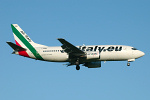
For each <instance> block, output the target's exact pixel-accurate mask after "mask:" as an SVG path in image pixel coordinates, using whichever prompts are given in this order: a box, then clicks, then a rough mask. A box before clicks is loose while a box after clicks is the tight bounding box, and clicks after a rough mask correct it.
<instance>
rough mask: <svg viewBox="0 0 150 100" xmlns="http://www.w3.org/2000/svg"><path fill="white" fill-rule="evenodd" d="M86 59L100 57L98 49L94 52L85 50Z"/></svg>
mask: <svg viewBox="0 0 150 100" xmlns="http://www.w3.org/2000/svg"><path fill="white" fill-rule="evenodd" d="M86 59H100V55H99V52H98V51H95V52H87V54H86Z"/></svg>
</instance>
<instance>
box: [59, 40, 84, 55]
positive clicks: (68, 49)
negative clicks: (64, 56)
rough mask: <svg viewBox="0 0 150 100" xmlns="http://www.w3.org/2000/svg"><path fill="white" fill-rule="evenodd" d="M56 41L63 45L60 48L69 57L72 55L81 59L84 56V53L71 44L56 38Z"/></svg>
mask: <svg viewBox="0 0 150 100" xmlns="http://www.w3.org/2000/svg"><path fill="white" fill-rule="evenodd" d="M58 40H59V41H60V42H61V43H62V44H63V45H62V46H61V47H62V48H63V49H64V51H65V52H66V53H68V54H69V55H74V56H76V57H83V56H85V52H83V51H82V50H80V49H79V48H77V47H76V46H74V45H72V44H71V43H69V42H68V41H66V40H65V39H62V38H58Z"/></svg>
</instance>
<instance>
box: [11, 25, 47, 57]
mask: <svg viewBox="0 0 150 100" xmlns="http://www.w3.org/2000/svg"><path fill="white" fill-rule="evenodd" d="M11 28H12V31H13V35H14V38H15V42H16V45H18V46H20V47H23V48H25V49H27V50H29V51H30V52H31V53H32V54H33V55H34V56H35V58H37V59H41V60H42V59H43V58H42V57H41V56H40V54H39V53H38V52H37V50H36V47H45V46H44V45H40V44H37V43H34V42H33V41H32V40H31V39H30V38H29V36H28V35H27V34H26V33H25V32H24V31H23V30H22V29H21V28H20V27H19V26H18V25H17V24H11Z"/></svg>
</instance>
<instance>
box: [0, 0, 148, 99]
mask: <svg viewBox="0 0 150 100" xmlns="http://www.w3.org/2000/svg"><path fill="white" fill-rule="evenodd" d="M149 4H150V1H149V0H41V1H40V0H11V1H10V0H1V1H0V15H1V16H0V22H1V23H0V27H1V28H0V34H1V37H0V46H1V49H0V51H1V60H0V62H1V66H0V100H60V99H61V100H70V99H71V100H77V99H78V100H100V99H101V100H108V99H111V100H127V99H128V100H149V99H150V92H149V90H150V85H149V84H150V78H149V77H150V67H149V65H150V61H149V57H150V56H149V55H150V53H149V49H150V46H149V43H150V40H149V37H150V28H149V26H150V13H149V11H150V6H149ZM10 24H19V26H20V27H21V28H22V29H23V30H24V31H25V32H26V33H27V34H28V35H29V36H30V38H31V39H32V40H33V41H34V42H37V43H40V44H44V45H48V46H60V45H61V43H59V41H58V40H57V39H56V38H65V39H66V40H68V41H69V42H71V43H72V44H74V45H82V44H85V45H94V44H99V45H106V44H108V45H109V44H117V45H129V46H134V47H136V48H138V49H139V50H141V51H143V52H145V54H146V55H145V56H144V57H142V58H140V59H137V60H136V61H135V62H132V63H131V66H130V67H127V66H126V65H127V62H126V61H121V62H106V63H104V62H102V67H101V68H98V69H88V68H85V67H84V66H81V70H80V71H76V70H75V66H70V67H66V66H64V65H63V63H52V62H43V61H36V60H33V59H29V58H25V57H21V56H17V55H12V54H11V53H12V49H11V48H10V47H9V46H8V45H7V44H6V41H12V42H14V37H13V34H12V30H11V26H10Z"/></svg>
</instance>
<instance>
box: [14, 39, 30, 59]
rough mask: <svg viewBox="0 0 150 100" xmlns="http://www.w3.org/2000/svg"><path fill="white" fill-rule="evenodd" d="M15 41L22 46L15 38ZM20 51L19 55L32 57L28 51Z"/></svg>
mask: <svg viewBox="0 0 150 100" xmlns="http://www.w3.org/2000/svg"><path fill="white" fill-rule="evenodd" d="M15 42H16V45H18V46H20V47H21V45H20V44H19V43H18V42H17V41H16V40H15ZM18 53H19V55H21V56H24V57H30V56H29V55H28V54H27V52H26V51H18Z"/></svg>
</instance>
